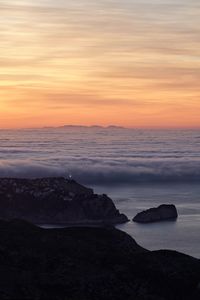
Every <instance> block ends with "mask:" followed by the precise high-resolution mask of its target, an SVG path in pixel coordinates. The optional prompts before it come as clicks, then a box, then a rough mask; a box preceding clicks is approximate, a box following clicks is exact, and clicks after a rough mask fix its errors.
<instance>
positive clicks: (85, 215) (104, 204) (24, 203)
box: [0, 177, 128, 224]
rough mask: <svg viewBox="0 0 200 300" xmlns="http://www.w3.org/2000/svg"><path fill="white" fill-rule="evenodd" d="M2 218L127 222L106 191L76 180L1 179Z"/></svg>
mask: <svg viewBox="0 0 200 300" xmlns="http://www.w3.org/2000/svg"><path fill="white" fill-rule="evenodd" d="M0 218H1V219H4V220H10V219H13V218H19V219H24V220H27V221H31V222H33V223H35V224H102V223H106V224H117V223H124V222H127V221H128V219H127V217H126V216H125V215H124V214H120V213H119V211H118V210H117V209H116V207H115V205H114V203H113V201H112V200H111V199H110V198H109V197H108V196H107V195H97V194H94V192H93V190H92V189H89V188H86V187H84V186H82V185H80V184H78V183H77V182H76V181H74V180H67V179H65V178H63V177H59V178H57V177H56V178H39V179H16V178H1V179H0Z"/></svg>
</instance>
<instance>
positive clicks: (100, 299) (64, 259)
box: [0, 220, 200, 300]
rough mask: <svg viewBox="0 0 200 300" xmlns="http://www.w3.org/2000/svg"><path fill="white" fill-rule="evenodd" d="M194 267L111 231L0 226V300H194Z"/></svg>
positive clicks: (199, 265)
mask: <svg viewBox="0 0 200 300" xmlns="http://www.w3.org/2000/svg"><path fill="white" fill-rule="evenodd" d="M199 282H200V261H199V260H197V259H195V258H192V257H189V256H186V255H183V254H180V253H177V252H174V251H155V252H150V251H147V250H144V249H143V248H141V247H140V246H139V245H137V243H136V242H135V241H134V240H133V239H132V238H131V237H130V236H128V235H127V234H126V233H123V232H121V231H119V230H116V229H114V228H78V227H75V228H65V229H48V230H47V229H41V228H38V227H36V226H34V225H32V224H29V223H26V222H24V221H17V220H15V221H12V222H6V221H1V222H0V299H1V300H5V299H7V300H8V299H10V300H11V299H12V300H28V299H29V300H32V299H35V300H36V299H37V300H66V299H67V300H94V299H95V300H189V299H190V300H197V299H200V289H198V284H199Z"/></svg>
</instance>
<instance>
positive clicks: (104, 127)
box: [41, 125, 128, 129]
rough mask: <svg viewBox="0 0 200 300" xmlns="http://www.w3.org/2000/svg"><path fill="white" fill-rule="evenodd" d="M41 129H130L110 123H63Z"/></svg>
mask: <svg viewBox="0 0 200 300" xmlns="http://www.w3.org/2000/svg"><path fill="white" fill-rule="evenodd" d="M41 129H128V128H126V127H123V126H116V125H109V126H100V125H91V126H86V125H62V126H55V127H54V126H45V127H42V128H41Z"/></svg>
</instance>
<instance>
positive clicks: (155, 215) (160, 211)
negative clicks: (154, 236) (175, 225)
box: [133, 204, 178, 223]
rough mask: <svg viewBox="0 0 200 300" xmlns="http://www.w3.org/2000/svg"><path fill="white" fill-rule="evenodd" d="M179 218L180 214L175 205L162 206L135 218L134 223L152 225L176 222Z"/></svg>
mask: <svg viewBox="0 0 200 300" xmlns="http://www.w3.org/2000/svg"><path fill="white" fill-rule="evenodd" d="M177 217H178V213H177V210H176V207H175V205H173V204H162V205H160V206H158V207H153V208H150V209H147V210H144V211H142V212H140V213H138V214H137V215H136V216H135V217H134V218H133V221H134V222H138V223H151V222H161V221H167V220H176V219H177Z"/></svg>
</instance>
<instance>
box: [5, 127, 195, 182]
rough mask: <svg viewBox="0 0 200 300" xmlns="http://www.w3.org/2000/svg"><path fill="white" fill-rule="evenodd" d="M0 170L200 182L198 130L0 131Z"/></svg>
mask: <svg viewBox="0 0 200 300" xmlns="http://www.w3.org/2000/svg"><path fill="white" fill-rule="evenodd" d="M0 174H1V176H20V177H23V176H30V177H34V176H53V175H67V174H72V175H73V176H74V178H76V179H77V180H79V181H81V182H83V183H87V184H104V185H105V184H108V185H109V184H115V183H117V184H119V183H126V184H127V183H136V182H147V183H150V182H173V183H175V182H191V183H193V182H199V181H200V130H199V131H198V130H185V131H184V130H174V131H173V130H168V131H159V130H128V129H126V130H125V129H102V128H98V129H95V128H88V129H86V128H73V127H72V128H66V129H41V130H30V129H29V130H19V131H9V130H8V131H6V130H2V131H0Z"/></svg>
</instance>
